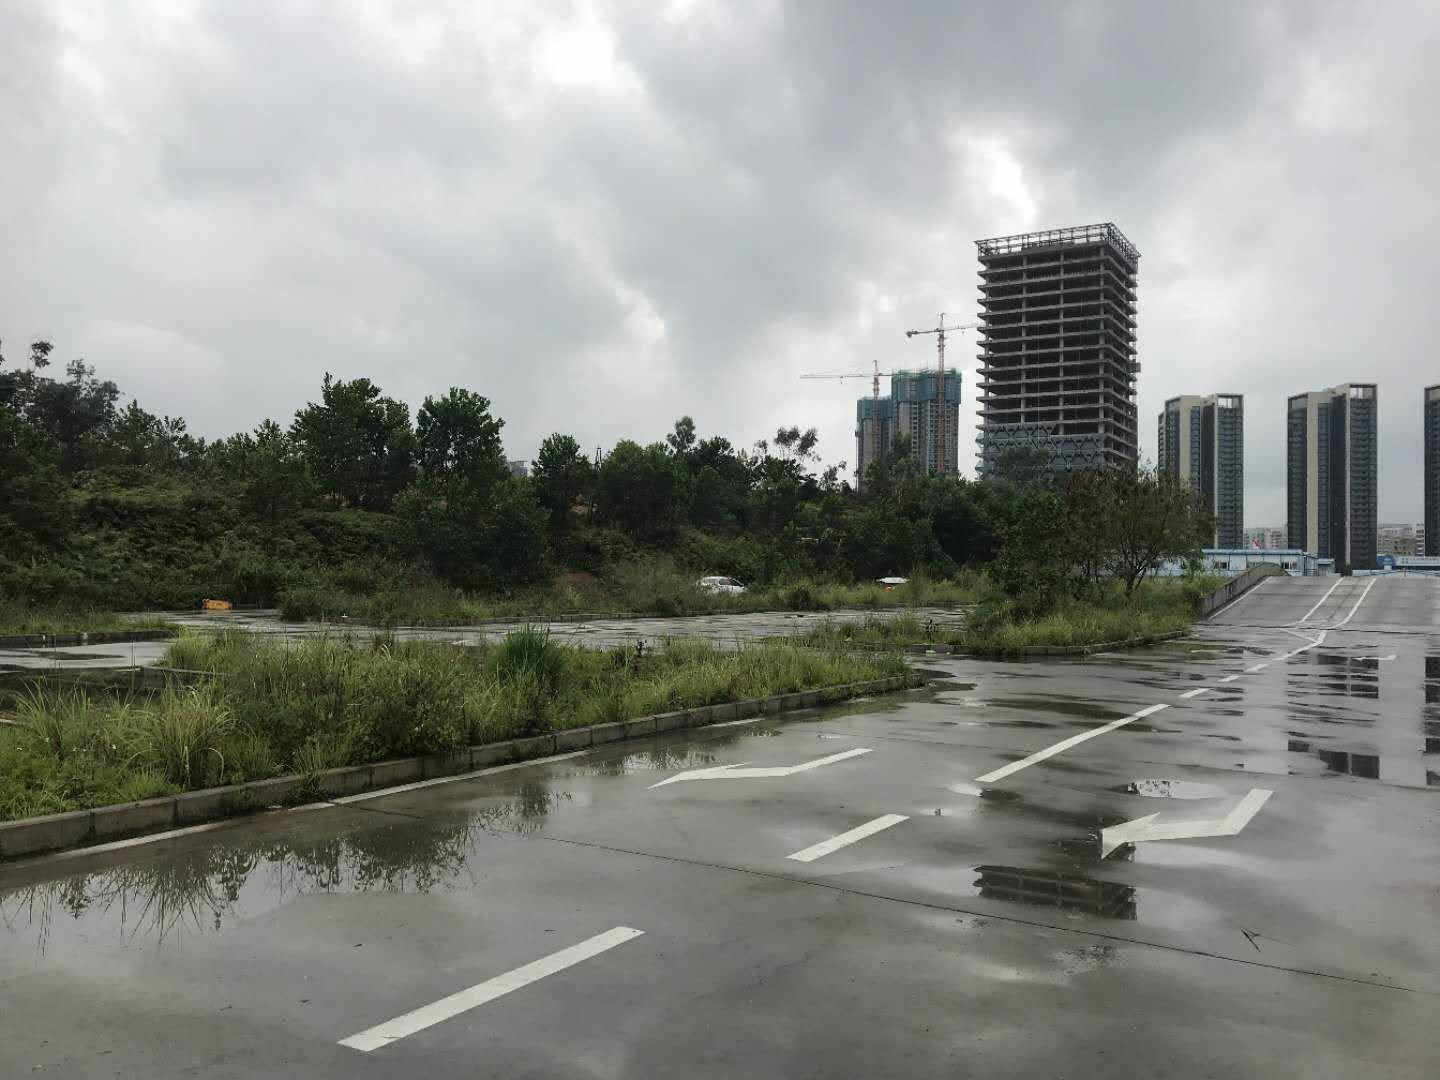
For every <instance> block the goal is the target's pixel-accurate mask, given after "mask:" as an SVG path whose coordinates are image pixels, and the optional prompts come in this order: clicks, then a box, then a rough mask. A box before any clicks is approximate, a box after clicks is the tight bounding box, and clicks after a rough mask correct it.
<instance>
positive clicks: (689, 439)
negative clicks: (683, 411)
mask: <svg viewBox="0 0 1440 1080" xmlns="http://www.w3.org/2000/svg"><path fill="white" fill-rule="evenodd" d="M665 442H666V443H667V444H668V445H669V447H670V452H671V453H672V454H674V455H675V456H676V457H679V458H683V457H688V456H689V454H690V451H691V450H692V449H693V448H694V446H695V421H694V420H692V419H690V417H688V416H682V417H681V418H680V419H679V420H676V421H675V430H674V431H672V432H671V433H670V434H669V435H666V436H665Z"/></svg>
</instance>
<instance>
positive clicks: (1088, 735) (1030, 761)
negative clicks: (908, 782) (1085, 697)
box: [975, 702, 1170, 784]
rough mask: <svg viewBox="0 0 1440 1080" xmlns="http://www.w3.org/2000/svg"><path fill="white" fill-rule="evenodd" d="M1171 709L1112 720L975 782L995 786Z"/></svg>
mask: <svg viewBox="0 0 1440 1080" xmlns="http://www.w3.org/2000/svg"><path fill="white" fill-rule="evenodd" d="M1169 707H1170V706H1169V705H1167V704H1164V703H1163V702H1162V703H1161V704H1159V705H1149V706H1146V707H1145V708H1143V709H1141V710H1140V711H1139V712H1134V713H1131V714H1130V715H1129V716H1122V717H1121V718H1120V719H1119V720H1111V721H1110V722H1109V723H1108V724H1101V725H1100V726H1099V727H1093V728H1091V729H1090V730H1089V731H1082V732H1081V733H1080V734H1079V735H1071V736H1070V738H1068V739H1062V740H1060V741H1059V742H1057V743H1055V744H1054V745H1053V746H1047V747H1045V749H1044V750H1037V751H1035V753H1033V754H1031V755H1030V756H1029V757H1024V758H1021V759H1020V760H1019V761H1012V762H1010V764H1009V765H1002V766H1001V767H1000V768H998V769H996V770H994V771H993V772H988V773H986V774H985V775H984V776H977V777H976V778H975V782H976V783H977V784H993V783H995V782H996V781H998V780H1004V779H1005V777H1007V776H1010V775H1011V774H1012V773H1017V772H1019V771H1020V770H1021V769H1028V768H1029V767H1030V766H1031V765H1037V764H1039V763H1040V762H1042V761H1045V760H1048V759H1049V758H1052V757H1054V756H1055V755H1056V754H1063V753H1064V752H1065V751H1066V750H1069V749H1070V748H1071V747H1072V746H1079V745H1080V744H1081V743H1083V742H1085V741H1086V740H1087V739H1094V738H1097V737H1098V736H1101V735H1106V734H1109V733H1110V732H1112V731H1115V730H1116V729H1118V728H1122V727H1124V726H1125V725H1126V724H1133V723H1134V722H1135V721H1136V720H1143V719H1144V718H1145V717H1147V716H1152V715H1154V714H1155V713H1157V712H1159V711H1160V710H1161V709H1168V708H1169Z"/></svg>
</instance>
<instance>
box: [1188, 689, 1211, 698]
mask: <svg viewBox="0 0 1440 1080" xmlns="http://www.w3.org/2000/svg"><path fill="white" fill-rule="evenodd" d="M1210 689H1211V688H1210V687H1208V686H1197V687H1196V688H1195V689H1194V690H1186V691H1185V692H1184V693H1183V694H1181V695H1180V696H1181V697H1182V698H1192V697H1199V696H1200V695H1201V694H1208V693H1209V692H1210Z"/></svg>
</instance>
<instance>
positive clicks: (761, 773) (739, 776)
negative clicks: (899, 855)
mask: <svg viewBox="0 0 1440 1080" xmlns="http://www.w3.org/2000/svg"><path fill="white" fill-rule="evenodd" d="M870 752H871V750H870V748H869V747H867V746H858V747H856V748H855V749H853V750H842V751H841V752H840V753H838V754H830V755H828V756H826V757H822V758H816V759H815V760H814V761H805V762H802V763H801V764H799V765H769V766H756V767H755V768H749V769H747V768H745V767H744V762H741V763H740V764H738V765H717V766H716V767H715V768H713V769H690V770H689V771H688V772H682V773H676V774H675V775H674V776H668V777H666V778H665V779H664V780H661V781H660V782H659V783H658V784H651V785H650V786H651V787H652V788H657V787H664V786H665V785H666V784H678V783H679V782H680V781H681V780H754V779H759V778H765V777H776V776H794V775H795V774H796V773H802V772H809V771H810V770H811V769H818V768H820V766H822V765H833V764H834V763H835V762H837V761H844V760H846V759H847V758H852V757H859V756H860V755H861V754H868V753H870Z"/></svg>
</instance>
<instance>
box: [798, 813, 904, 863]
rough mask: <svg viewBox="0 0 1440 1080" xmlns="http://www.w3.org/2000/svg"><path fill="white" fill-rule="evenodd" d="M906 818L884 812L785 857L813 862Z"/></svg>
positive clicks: (902, 815)
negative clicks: (847, 830) (846, 830)
mask: <svg viewBox="0 0 1440 1080" xmlns="http://www.w3.org/2000/svg"><path fill="white" fill-rule="evenodd" d="M906 820H908V815H906V814H884V815H882V816H880V817H877V818H876V819H875V820H874V821H867V822H866V823H865V824H864V825H860V826H858V827H857V828H854V829H851V830H850V831H849V832H842V833H841V834H840V835H839V836H832V837H831V838H830V839H829V840H822V841H821V842H820V843H818V844H812V845H811V846H810V847H807V848H805V849H804V850H803V851H797V852H795V854H794V855H786V856H785V857H786V858H787V859H794V860H795V861H796V862H814V861H815V860H816V859H819V858H823V857H824V856H826V855H829V854H830V853H831V852H832V851H839V850H840V849H841V848H843V847H849V846H850V845H851V844H853V843H855V842H856V841H857V840H864V839H865V838H866V837H867V836H874V835H875V834H876V833H877V832H882V831H884V830H885V829H888V828H890V826H892V825H899V824H900V822H902V821H906Z"/></svg>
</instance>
